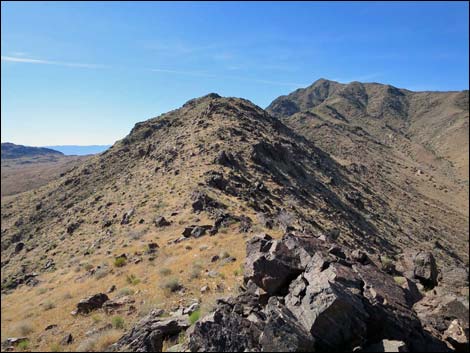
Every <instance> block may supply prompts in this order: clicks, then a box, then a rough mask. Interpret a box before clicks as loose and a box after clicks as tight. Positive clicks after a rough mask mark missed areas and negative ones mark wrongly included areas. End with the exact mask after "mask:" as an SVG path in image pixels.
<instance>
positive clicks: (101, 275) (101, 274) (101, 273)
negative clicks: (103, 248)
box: [94, 267, 109, 279]
mask: <svg viewBox="0 0 470 353" xmlns="http://www.w3.org/2000/svg"><path fill="white" fill-rule="evenodd" d="M108 273H109V271H108V269H107V268H106V267H103V268H100V269H98V270H96V271H95V274H94V277H95V278H96V279H101V278H104V277H106V276H107V275H108Z"/></svg>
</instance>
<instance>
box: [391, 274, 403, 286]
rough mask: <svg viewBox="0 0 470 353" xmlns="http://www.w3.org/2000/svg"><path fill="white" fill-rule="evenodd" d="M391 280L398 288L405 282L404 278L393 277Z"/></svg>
mask: <svg viewBox="0 0 470 353" xmlns="http://www.w3.org/2000/svg"><path fill="white" fill-rule="evenodd" d="M393 279H394V280H395V283H396V284H398V285H399V286H402V285H403V284H404V283H405V282H406V278H405V277H401V276H395V277H393Z"/></svg>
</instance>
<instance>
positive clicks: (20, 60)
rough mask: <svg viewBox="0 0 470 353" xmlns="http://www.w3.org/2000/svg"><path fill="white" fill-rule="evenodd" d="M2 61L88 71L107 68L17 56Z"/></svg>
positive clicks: (3, 58)
mask: <svg viewBox="0 0 470 353" xmlns="http://www.w3.org/2000/svg"><path fill="white" fill-rule="evenodd" d="M2 61H6V62H14V63H23V64H39V65H58V66H68V67H80V68H86V69H100V68H105V67H107V66H105V65H95V64H83V63H71V62H64V61H51V60H41V59H31V58H20V57H16V56H2Z"/></svg>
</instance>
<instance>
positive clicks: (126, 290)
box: [118, 288, 134, 297]
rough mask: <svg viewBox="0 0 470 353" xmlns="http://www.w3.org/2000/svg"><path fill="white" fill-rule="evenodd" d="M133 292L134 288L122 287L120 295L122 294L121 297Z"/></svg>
mask: <svg viewBox="0 0 470 353" xmlns="http://www.w3.org/2000/svg"><path fill="white" fill-rule="evenodd" d="M132 294H134V290H133V289H130V288H122V289H120V290H119V292H118V296H121V297H123V296H126V295H132Z"/></svg>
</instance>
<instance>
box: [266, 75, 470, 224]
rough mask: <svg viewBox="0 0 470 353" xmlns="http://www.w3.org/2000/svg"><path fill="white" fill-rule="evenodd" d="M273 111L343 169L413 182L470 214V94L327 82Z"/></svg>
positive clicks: (283, 98) (273, 106)
mask: <svg viewBox="0 0 470 353" xmlns="http://www.w3.org/2000/svg"><path fill="white" fill-rule="evenodd" d="M286 106H289V107H291V108H290V110H288V111H286V110H285V107H286ZM267 111H268V112H269V113H270V114H272V115H273V116H277V117H279V118H281V119H282V120H283V121H284V122H285V123H286V124H287V125H288V126H290V127H292V128H293V129H294V130H296V131H298V132H299V133H302V134H303V135H305V136H306V137H308V138H309V139H310V140H311V141H314V142H315V143H316V144H317V145H318V146H319V147H320V148H322V149H324V150H325V151H327V152H328V153H330V154H332V155H333V156H334V157H335V158H337V159H338V160H340V161H342V163H343V164H349V163H358V164H361V165H364V167H366V168H367V167H369V169H371V170H372V171H371V173H370V174H371V177H374V176H377V177H378V179H380V180H383V179H384V178H385V179H387V180H389V181H391V182H394V183H395V184H397V186H398V187H401V185H404V184H406V185H411V186H413V187H414V188H416V191H417V192H418V193H419V194H422V195H423V196H424V197H426V198H431V199H433V200H434V201H435V202H437V203H444V204H445V206H446V207H449V208H451V209H453V210H455V211H458V212H461V213H463V214H464V215H465V216H467V217H468V207H467V204H468V166H469V165H468V146H469V129H468V120H469V113H468V91H462V92H411V91H408V90H404V89H398V88H395V87H392V86H389V85H382V84H377V83H359V82H352V83H350V84H339V83H337V82H332V81H327V80H323V79H322V80H319V81H317V82H315V83H314V84H312V85H311V86H309V87H307V88H305V89H301V90H297V91H295V92H293V93H291V94H289V95H287V96H281V97H279V98H278V99H276V100H274V101H273V102H272V103H271V104H270V106H269V107H268V108H267ZM380 169H382V170H380ZM390 175H396V176H397V177H396V178H394V177H392V178H390Z"/></svg>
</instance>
